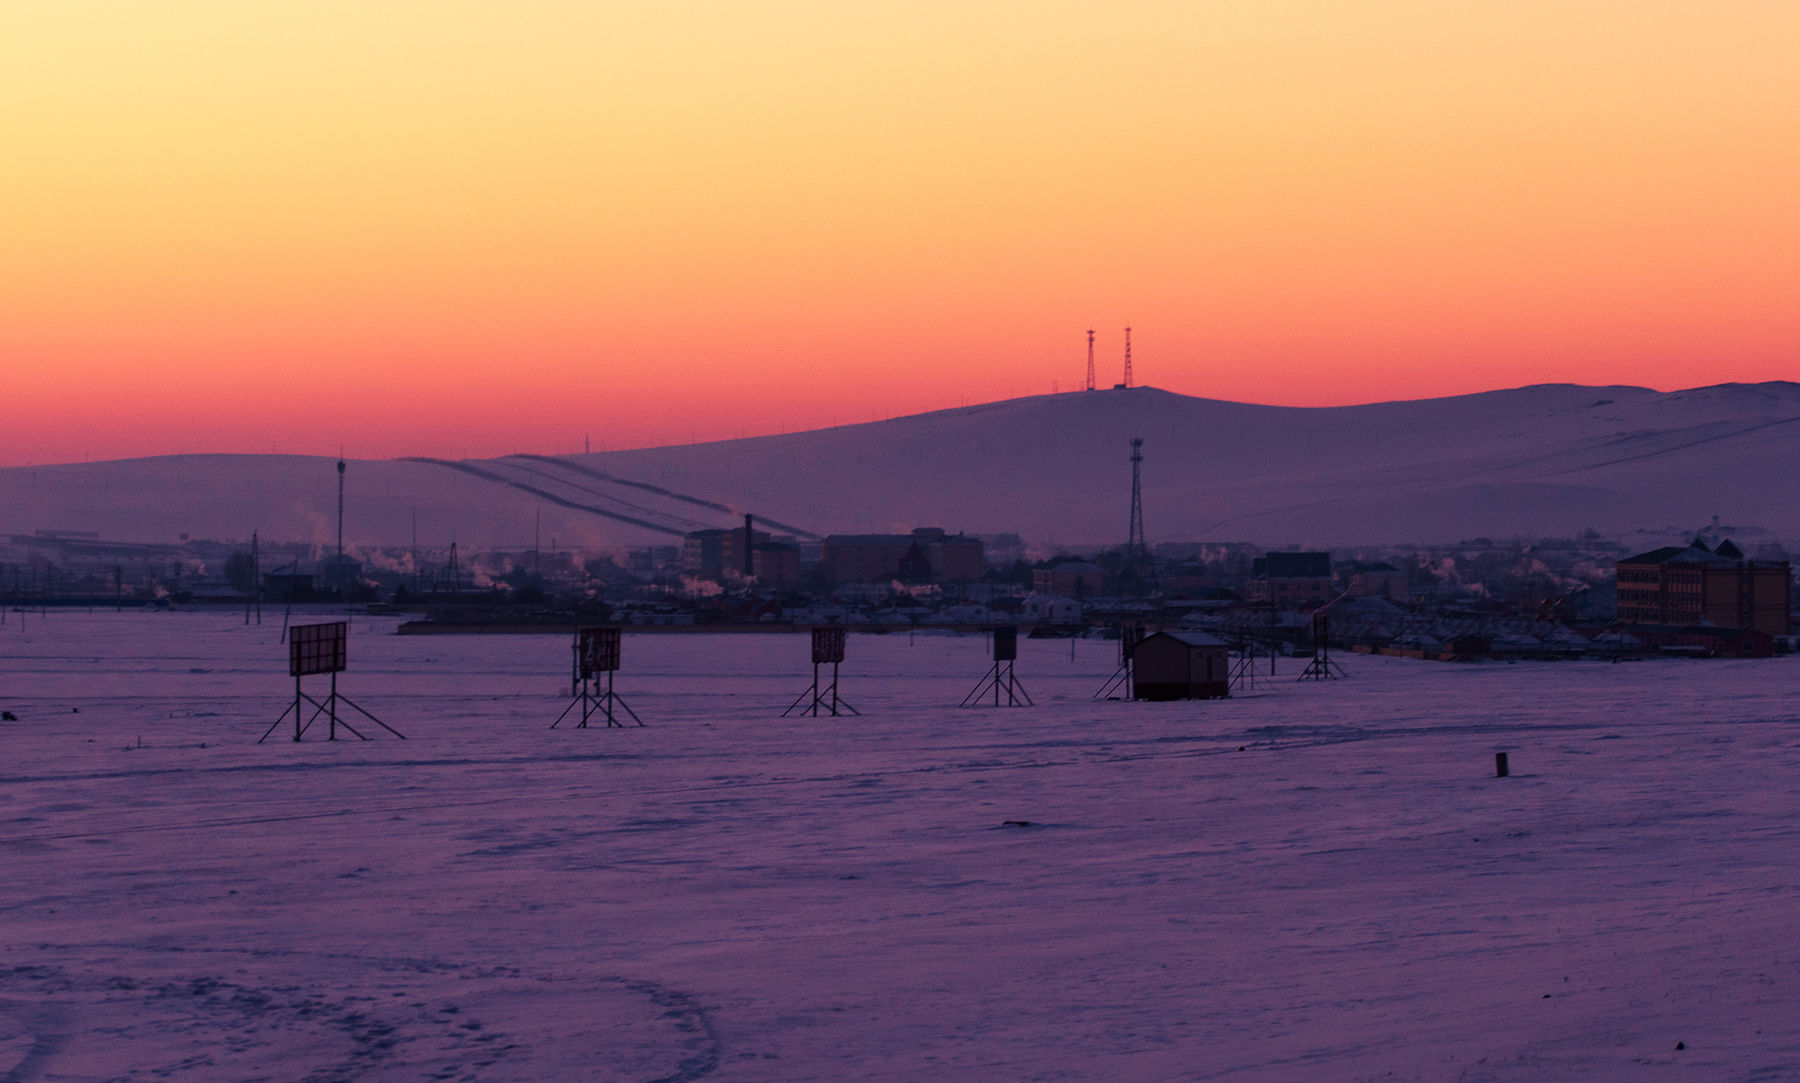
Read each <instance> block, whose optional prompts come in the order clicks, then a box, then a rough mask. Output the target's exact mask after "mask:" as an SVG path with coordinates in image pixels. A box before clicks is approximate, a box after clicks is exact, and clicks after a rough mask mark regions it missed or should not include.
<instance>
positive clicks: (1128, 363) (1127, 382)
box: [1119, 327, 1141, 442]
mask: <svg viewBox="0 0 1800 1083" xmlns="http://www.w3.org/2000/svg"><path fill="white" fill-rule="evenodd" d="M1119 386H1121V387H1130V386H1131V328H1129V327H1127V328H1126V329H1125V382H1124V383H1123V384H1120V385H1119ZM1140 442H1141V441H1140Z"/></svg>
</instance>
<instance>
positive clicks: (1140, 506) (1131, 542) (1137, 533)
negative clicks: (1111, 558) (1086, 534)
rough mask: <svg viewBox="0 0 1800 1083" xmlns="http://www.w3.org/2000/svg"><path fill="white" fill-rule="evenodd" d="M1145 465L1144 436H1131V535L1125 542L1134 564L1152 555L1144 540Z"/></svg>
mask: <svg viewBox="0 0 1800 1083" xmlns="http://www.w3.org/2000/svg"><path fill="white" fill-rule="evenodd" d="M1143 465H1144V438H1143V437H1141V436H1134V437H1132V438H1131V537H1130V538H1129V539H1128V540H1127V541H1126V543H1125V559H1126V560H1127V561H1129V562H1130V563H1131V564H1132V565H1134V566H1135V565H1136V564H1137V563H1138V561H1140V560H1143V559H1144V558H1146V557H1148V556H1149V555H1150V551H1149V547H1148V546H1147V545H1146V544H1145V542H1144V487H1143V480H1142V478H1141V477H1140V476H1139V475H1140V472H1141V470H1140V468H1141V467H1142V466H1143Z"/></svg>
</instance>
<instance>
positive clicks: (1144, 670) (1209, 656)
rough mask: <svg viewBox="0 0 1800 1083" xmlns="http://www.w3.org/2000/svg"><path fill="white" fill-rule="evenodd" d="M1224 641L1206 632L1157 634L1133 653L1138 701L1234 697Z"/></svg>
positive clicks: (1135, 691) (1134, 683)
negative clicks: (1232, 695)
mask: <svg viewBox="0 0 1800 1083" xmlns="http://www.w3.org/2000/svg"><path fill="white" fill-rule="evenodd" d="M1226 651H1227V648H1226V644H1225V641H1224V640H1222V639H1215V638H1213V637H1212V636H1209V635H1207V634H1206V633H1205V632H1157V633H1155V634H1154V635H1149V636H1145V637H1144V638H1143V639H1141V640H1139V641H1138V643H1137V646H1136V647H1135V648H1133V650H1132V686H1133V697H1134V698H1136V699H1155V700H1163V699H1218V698H1222V697H1224V696H1229V695H1231V659H1230V657H1229V656H1228V654H1227V653H1226Z"/></svg>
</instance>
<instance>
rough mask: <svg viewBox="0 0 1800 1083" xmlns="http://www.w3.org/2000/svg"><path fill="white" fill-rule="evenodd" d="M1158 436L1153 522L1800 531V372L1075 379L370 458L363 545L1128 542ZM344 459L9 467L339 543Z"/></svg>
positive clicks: (355, 479) (232, 532)
mask: <svg viewBox="0 0 1800 1083" xmlns="http://www.w3.org/2000/svg"><path fill="white" fill-rule="evenodd" d="M1134 436H1141V437H1143V438H1144V456H1145V462H1144V502H1145V525H1146V527H1147V528H1148V530H1149V534H1150V536H1151V539H1152V540H1153V541H1155V540H1191V539H1206V540H1243V541H1255V542H1260V543H1263V544H1269V545H1289V544H1292V545H1324V546H1331V545H1349V544H1359V543H1380V542H1398V541H1422V542H1430V541H1448V540H1455V539H1457V538H1464V537H1474V536H1479V535H1486V536H1492V537H1514V536H1548V535H1568V534H1573V533H1576V532H1579V531H1580V530H1582V529H1584V528H1587V527H1593V528H1595V529H1597V530H1600V531H1602V532H1604V533H1609V534H1625V533H1629V532H1632V531H1635V530H1649V531H1657V530H1667V529H1675V530H1680V529H1684V528H1692V527H1693V526H1696V525H1699V524H1701V523H1705V522H1707V521H1709V520H1710V519H1711V517H1712V516H1714V515H1718V516H1720V517H1721V518H1722V519H1723V520H1724V521H1725V522H1727V523H1731V524H1737V525H1743V526H1755V527H1762V528H1765V529H1767V530H1769V531H1771V532H1772V533H1773V534H1774V535H1775V536H1776V537H1778V538H1800V508H1796V507H1795V506H1794V505H1793V504H1792V502H1791V501H1784V500H1780V499H1778V498H1777V497H1776V495H1775V494H1778V493H1782V492H1788V491H1793V488H1794V487H1795V484H1796V483H1797V482H1800V454H1797V452H1800V385H1796V384H1793V383H1786V382H1782V383H1766V384H1721V385H1718V386H1714V387H1703V388H1694V389H1691V390H1685V391H1673V392H1657V391H1652V390H1649V389H1646V388H1639V387H1582V386H1576V385H1568V384H1549V385H1537V386H1532V387H1522V388H1515V389H1512V390H1506V391H1492V392H1484V393H1481V394H1476V395H1463V396H1456V397H1453V398H1443V399H1426V400H1418V401H1411V402H1389V403H1377V404H1371V405H1365V406H1347V407H1332V408H1322V409H1308V408H1295V407H1276V406H1258V405H1251V404H1246V403H1235V402H1222V401H1217V400H1211V399H1202V398H1193V397H1188V396H1183V395H1176V394H1172V393H1170V392H1166V391H1160V390H1157V389H1154V388H1132V389H1129V390H1111V391H1094V392H1074V393H1068V394H1061V395H1045V396H1036V397H1031V398H1023V399H1013V400H1009V401H1005V402H995V403H987V404H984V405H980V406H971V407H965V408H962V409H956V410H942V411H937V412H934V413H928V414H920V415H916V416H912V417H902V418H895V419H892V420H888V421H880V422H872V423H868V424H861V425H851V426H845V427H842V428H834V429H822V430H816V431H812V432H803V433H793V434H787V435H781V436H764V437H755V438H750V439H744V440H732V441H723V442H718V443H710V444H694V445H687V446H676V447H661V448H646V449H640V450H635V451H619V452H607V453H596V454H588V455H569V456H549V455H533V454H520V455H512V456H506V457H504V458H499V459H491V460H480V461H475V462H467V463H453V462H449V461H446V460H436V459H427V458H413V459H400V460H393V461H369V462H355V463H353V464H352V465H351V467H350V471H349V474H348V495H347V526H346V531H347V535H348V537H349V538H350V539H351V540H352V541H353V542H354V543H356V544H364V545H366V544H376V545H406V544H408V543H409V542H410V541H411V539H412V536H413V530H414V524H415V522H416V524H417V527H416V529H417V535H418V539H419V541H420V543H421V544H424V545H428V546H429V545H443V544H446V543H447V542H449V541H452V540H455V541H458V542H460V543H462V544H463V545H465V546H476V547H509V546H510V547H519V548H524V547H529V546H531V545H532V544H533V542H534V537H536V538H539V539H541V541H542V543H543V544H545V545H549V544H552V543H553V542H554V544H556V545H560V546H562V547H565V548H566V547H571V546H574V547H590V548H608V547H625V546H635V545H646V544H668V543H671V542H673V541H675V540H676V539H677V538H678V537H679V535H681V534H684V533H686V532H687V531H690V530H695V529H699V528H702V527H718V526H731V525H735V524H736V523H738V522H740V521H741V518H740V517H741V515H742V514H743V513H745V512H750V513H753V514H755V515H756V516H757V517H758V518H759V520H760V521H762V522H763V523H765V524H766V525H768V526H769V527H770V528H772V529H774V530H776V531H778V532H786V533H794V534H798V535H800V536H802V537H805V536H817V535H822V534H826V533H833V532H857V531H871V530H903V529H908V528H910V527H913V526H917V525H927V524H929V525H938V526H943V527H945V528H947V529H950V530H965V531H970V532H1005V531H1012V532H1017V533H1019V534H1021V535H1023V536H1025V537H1026V538H1027V539H1028V540H1030V541H1033V542H1036V543H1039V544H1053V543H1057V542H1063V543H1070V544H1105V543H1109V542H1114V541H1117V540H1119V538H1121V537H1122V536H1123V534H1124V532H1125V516H1126V511H1127V503H1128V500H1127V495H1128V481H1129V476H1130V475H1129V469H1130V468H1129V465H1128V462H1127V455H1128V451H1127V447H1128V441H1129V440H1130V439H1131V438H1132V437H1134ZM335 485H336V479H335V471H334V470H333V468H332V460H330V459H328V458H323V457H306V456H283V455H186V456H172V457H162V458H150V459H136V460H125V461H120V462H107V463H81V464H70V465H62V466H47V467H14V468H8V469H4V470H0V508H3V509H4V512H0V516H3V518H0V532H6V533H29V532H32V531H36V530H80V531H93V532H96V533H98V534H100V535H102V536H103V537H106V538H110V539H120V540H133V541H173V540H175V539H176V538H177V537H179V536H180V535H183V534H186V535H189V536H191V537H195V538H201V537H206V538H218V539H247V538H248V537H249V534H250V531H251V530H253V529H255V530H260V531H261V532H262V534H263V535H264V536H265V537H269V538H274V539H280V540H315V541H324V540H325V539H326V538H328V537H331V536H332V535H333V533H334V531H335V515H336V511H335V507H336V505H335V500H336V493H335Z"/></svg>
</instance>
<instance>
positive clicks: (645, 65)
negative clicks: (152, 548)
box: [0, 0, 1800, 465]
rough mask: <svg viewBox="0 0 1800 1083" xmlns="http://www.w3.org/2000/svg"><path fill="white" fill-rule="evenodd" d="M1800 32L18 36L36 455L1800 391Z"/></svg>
mask: <svg viewBox="0 0 1800 1083" xmlns="http://www.w3.org/2000/svg"><path fill="white" fill-rule="evenodd" d="M1796 56H1800V4H1793V3H1787V2H1783V0H1736V2H1733V0H1723V2H1721V0H1708V2H1691V3H1690V2H1679V3H1678V2H1670V0H1617V2H1608V3H1599V2H1584V0H1554V2H1552V0H1503V2H1502V0H1493V2H1482V0H1470V2H1455V3H1447V2H1444V0H1407V2H1395V0H1389V2H1383V0H1357V2H1342V0H1317V2H1284V0H1207V2H1195V0H1180V2H1166V3H1163V2H1147V0H1117V2H1112V3H1071V2H1059V0H1034V2H1031V3H1022V2H1021V3H1013V2H985V3H984V2H979V0H975V2H971V0H959V2H935V0H924V2H921V0H911V2H908V3H904V4H901V3H866V2H858V3H844V2H842V0H834V2H829V3H828V2H824V0H818V2H786V3H783V2H771V3H761V4H753V3H746V2H718V3H708V2H679V0H671V2H660V3H631V4H627V3H622V2H621V3H603V2H588V3H578V2H573V0H569V2H557V3H552V2H549V0H510V2H508V3H504V4H501V3H495V2H491V0H490V2H481V3H474V2H447V0H430V2H399V0H356V2H345V3H337V2H325V0H307V2H305V3H245V2H242V0H232V2H222V0H221V2H213V0H194V2H188V3H174V2H163V0H143V2H139V3H100V2H81V0H70V2H64V3H19V4H12V5H8V7H7V9H6V11H5V13H4V15H3V16H0V139H3V140H4V153H0V192H3V193H4V203H0V246H3V248H4V252H5V258H4V260H0V372H3V374H4V376H3V381H4V382H3V383H0V387H3V388H4V399H3V400H0V401H4V403H5V412H4V416H5V418H6V421H5V424H4V426H3V427H0V465H17V464H23V463H46V462H58V461H70V460H83V459H97V458H118V457H126V456H135V455H146V454H161V453H169V452H198V451H254V452H267V451H283V452H300V453H320V454H335V453H336V452H337V451H338V449H339V447H340V446H341V447H343V448H344V449H345V451H346V452H347V453H348V454H350V455H352V456H355V457H385V456H393V455H405V454H428V455H448V456H464V455H495V454H503V453H506V452H511V451H535V452H551V453H561V452H569V451H579V450H580V449H581V447H582V442H583V439H584V437H591V439H592V442H593V447H594V449H595V450H600V449H601V448H602V447H605V448H609V449H617V448H621V447H632V446H644V445H650V444H665V443H683V442H688V441H690V440H693V439H711V438H724V437H733V436H739V435H754V434H760V433H765V432H779V431H783V430H793V429H799V428H814V427H820V426H826V425H832V424H839V423H850V422H857V421H867V420H870V419H872V418H876V417H887V416H893V415H896V414H905V413H916V412H919V411H923V410H930V409H936V408H941V407H953V406H957V405H959V404H962V403H965V402H966V403H974V402H980V401H985V400H991V399H996V398H1008V397H1013V396H1017V395H1028V394H1042V393H1048V392H1050V391H1051V390H1052V389H1053V388H1057V389H1060V390H1062V391H1065V392H1066V391H1071V390H1074V389H1076V388H1078V387H1079V386H1080V385H1081V382H1082V379H1083V375H1084V369H1085V350H1086V331H1087V329H1088V328H1089V327H1093V328H1095V329H1096V330H1097V331H1098V346H1097V349H1098V357H1099V366H1100V381H1101V383H1102V384H1103V385H1110V384H1112V383H1113V382H1115V381H1117V380H1118V379H1119V369H1120V358H1121V351H1122V346H1123V333H1122V328H1123V327H1124V326H1125V325H1127V324H1129V325H1131V326H1132V328H1133V335H1132V338H1133V347H1134V350H1133V353H1134V360H1135V365H1136V372H1137V378H1138V382H1139V383H1144V384H1150V385H1154V386H1157V387H1162V388H1166V389H1168V390H1171V391H1177V392H1181V393H1184V394H1191V395H1204V396H1209V397H1217V398H1229V399H1237V400H1245V401H1253V402H1268V403H1279V404H1289V405H1331V404H1340V403H1353V402H1368V401H1377V400H1384V399H1393V398H1419V397H1426V396H1433V395H1441V394H1454V393H1460V392H1467V391H1477V390H1485V389H1490V388H1495V387H1510V386H1517V385H1520V384H1526V383H1541V382H1565V381H1566V382H1577V383H1592V384H1603V383H1632V384H1639V385H1646V386H1651V387H1658V388H1665V389H1666V388H1675V387H1690V386H1696V385H1700V384H1709V383H1721V382H1726V381H1732V380H1742V381H1753V380H1768V379H1784V378H1792V377H1795V376H1796V375H1800V366H1797V365H1796V364H1795V362H1796V360H1797V351H1800V346H1797V343H1800V199H1797V198H1796V193H1800V62H1797V61H1796Z"/></svg>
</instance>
